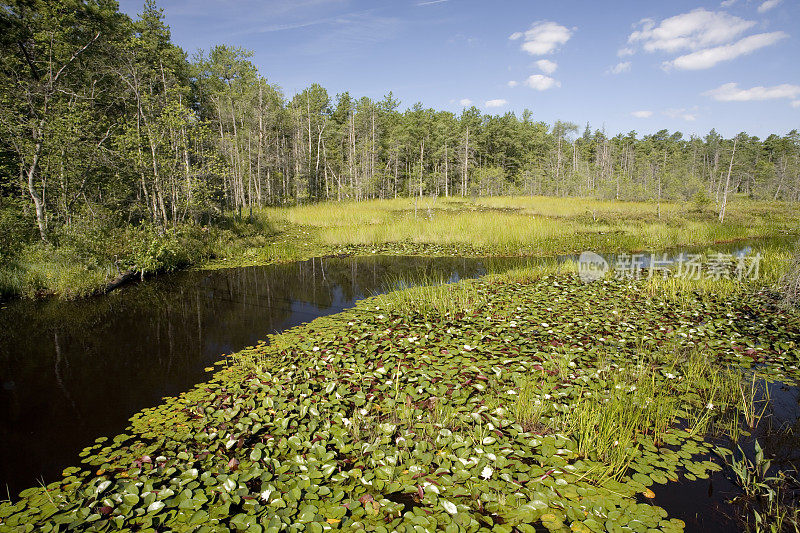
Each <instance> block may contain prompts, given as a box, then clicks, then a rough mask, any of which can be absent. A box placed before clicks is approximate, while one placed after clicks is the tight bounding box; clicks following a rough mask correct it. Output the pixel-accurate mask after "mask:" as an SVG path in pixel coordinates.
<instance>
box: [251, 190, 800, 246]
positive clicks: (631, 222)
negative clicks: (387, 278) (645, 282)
mask: <svg viewBox="0 0 800 533" xmlns="http://www.w3.org/2000/svg"><path fill="white" fill-rule="evenodd" d="M795 208H796V206H793V205H791V204H786V203H781V202H756V201H751V200H748V199H747V198H741V197H737V198H735V199H733V200H732V201H731V203H730V205H729V207H728V210H727V219H726V221H725V222H724V223H720V222H719V221H718V219H717V216H716V214H715V213H714V212H712V211H708V210H707V211H696V210H694V209H693V208H692V207H691V206H689V205H687V204H685V203H680V202H671V203H670V202H664V203H662V205H661V217H658V213H657V210H656V209H657V208H656V205H655V204H654V203H652V202H619V201H612V200H597V199H590V198H550V197H498V198H483V199H474V200H472V199H461V198H451V199H442V198H440V199H436V200H434V199H431V198H422V199H408V198H404V199H392V200H372V201H367V202H340V203H323V204H315V205H308V206H299V207H289V208H273V209H265V210H263V211H261V212H259V216H260V217H264V218H265V219H268V220H269V221H270V222H271V223H272V224H273V225H286V226H289V227H291V226H297V227H300V228H302V229H303V231H304V232H305V233H303V234H301V235H300V237H301V239H302V240H304V241H306V242H307V243H308V244H307V246H314V247H316V248H317V249H318V250H320V251H328V252H336V251H337V249H340V248H342V247H347V246H356V247H364V248H368V247H386V246H391V245H392V244H398V243H404V244H407V245H409V244H410V245H412V249H413V245H419V246H420V252H422V253H426V249H425V247H428V248H431V247H433V248H435V247H436V246H441V247H449V251H450V252H452V251H456V252H461V253H463V254H469V253H480V254H490V255H491V254H495V255H524V254H533V255H536V254H541V255H545V254H555V253H565V252H574V251H580V250H583V249H587V248H595V249H601V250H607V251H613V250H629V251H630V250H660V249H664V248H668V247H671V246H676V245H702V244H712V243H718V242H726V241H734V240H739V239H746V238H749V237H764V236H771V235H777V234H782V233H797V232H798V231H800V221H799V220H798V217H796V215H795V212H794V211H795ZM364 251H366V250H364Z"/></svg>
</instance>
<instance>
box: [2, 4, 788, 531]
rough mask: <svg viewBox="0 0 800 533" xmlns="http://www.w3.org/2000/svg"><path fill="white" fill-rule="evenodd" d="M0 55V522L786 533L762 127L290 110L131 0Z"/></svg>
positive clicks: (55, 14)
mask: <svg viewBox="0 0 800 533" xmlns="http://www.w3.org/2000/svg"><path fill="white" fill-rule="evenodd" d="M438 3H439V2H423V3H420V4H419V6H421V5H423V4H438ZM778 3H779V2H765V5H766V4H773V5H772V7H774V6H775V5H777V4H778ZM419 6H418V7H419ZM761 7H764V6H761ZM698 11H702V10H698ZM759 11H760V9H759ZM693 13H696V12H693ZM743 22H745V23H747V21H743ZM746 25H747V24H745V26H746ZM563 29H564V30H565V31H567V33H569V31H568V29H567V28H566V27H564V28H563ZM515 35H516V34H515ZM519 35H520V36H521V35H522V34H519ZM0 45H2V46H0V102H2V104H3V105H2V106H0V133H2V135H0V298H2V299H3V301H4V303H3V305H2V306H0V313H2V315H0V326H2V333H3V337H2V338H0V365H1V366H0V370H2V371H3V376H2V391H0V394H2V396H0V398H2V400H3V405H2V407H3V410H2V418H0V428H3V429H5V428H10V429H9V430H8V431H7V432H4V435H3V436H2V437H0V438H2V439H3V442H2V445H0V452H2V455H3V457H2V458H0V467H1V468H0V472H3V473H4V475H6V476H8V477H9V479H10V478H11V477H12V476H16V477H14V481H15V483H16V484H17V485H20V487H23V488H22V490H21V491H17V490H14V493H13V494H12V491H11V489H10V488H9V485H12V486H15V483H7V485H6V487H7V492H8V493H7V499H6V500H4V501H2V502H0V532H5V531H9V532H15V533H16V532H27V531H112V530H125V531H148V532H155V531H158V532H161V531H198V532H212V531H247V532H254V533H258V532H277V531H290V532H295V531H296V532H300V531H310V532H315V533H320V532H323V531H328V530H346V531H353V530H364V531H376V532H387V533H388V532H390V531H391V532H394V531H397V532H411V531H437V530H438V531H446V532H448V533H451V532H459V531H466V532H475V531H494V532H498V533H529V532H542V531H551V532H564V533H566V532H579V533H587V532H602V531H611V532H618V531H625V532H636V533H644V532H648V533H649V532H651V531H664V532H678V531H684V530H690V531H704V532H711V531H730V530H747V531H757V532H762V531H763V532H767V531H769V532H771V533H778V532H785V531H788V532H795V533H798V532H799V531H800V508H798V504H797V502H798V500H800V482H798V471H797V469H798V465H800V456H798V454H800V441H798V435H800V388H798V386H799V385H800V383H799V381H800V368H799V367H800V310H799V309H798V305H797V304H798V293H799V289H798V288H799V287H800V278H798V276H800V262H798V261H800V255H798V250H797V249H792V247H791V246H790V245H788V244H787V243H788V242H790V241H791V242H793V241H794V240H795V239H797V236H798V235H799V234H800V217H798V215H797V207H798V202H800V134H798V132H797V130H792V131H790V132H788V133H787V134H786V135H783V136H780V135H777V134H772V135H768V136H767V137H766V138H764V139H759V138H757V137H753V136H751V135H748V134H747V133H745V132H742V133H739V134H737V135H734V136H732V137H730V138H725V137H723V136H721V135H720V134H719V133H717V132H716V131H715V130H711V131H710V132H709V133H708V134H707V135H705V136H702V137H701V136H697V135H691V136H689V137H688V138H685V137H684V135H683V133H681V132H677V131H676V132H670V131H668V130H660V131H657V132H656V133H651V134H646V135H640V134H638V133H637V132H635V131H631V132H629V133H627V134H623V133H619V134H617V135H613V136H612V135H610V134H608V133H607V132H606V131H605V129H604V128H603V129H596V128H594V129H593V128H592V127H591V126H590V125H589V124H587V125H586V127H585V128H582V130H581V131H582V133H579V130H578V127H577V125H575V124H572V123H568V122H563V121H558V120H557V121H554V123H553V124H547V123H545V122H542V121H540V120H538V117H536V118H535V117H534V115H533V113H532V112H531V111H529V110H525V111H523V112H522V113H521V114H520V116H517V115H515V114H514V113H510V112H509V113H506V114H504V115H493V114H491V113H482V112H481V111H480V110H478V109H477V108H475V107H472V106H471V105H470V106H469V107H467V106H465V107H464V109H463V110H462V112H461V113H460V115H456V114H455V113H452V112H447V111H437V110H434V109H427V108H424V107H423V106H422V104H414V105H413V106H410V107H408V108H406V109H404V110H401V108H400V102H399V101H398V100H396V99H395V97H394V95H393V94H392V93H391V92H390V93H389V94H388V95H386V96H385V97H384V98H383V99H382V100H376V99H371V98H366V97H364V98H360V99H356V98H353V97H352V96H351V95H350V94H349V93H348V92H343V93H341V94H337V95H336V96H335V97H334V98H332V97H331V96H330V95H329V94H328V92H327V90H326V89H325V88H323V87H322V86H320V85H318V84H312V85H310V86H309V87H307V88H305V89H304V90H302V91H300V92H298V93H297V94H295V95H293V96H291V97H289V96H285V95H284V93H283V92H282V90H281V89H280V88H279V87H278V86H277V85H274V84H272V83H270V82H268V81H267V79H266V78H265V77H264V76H263V75H262V74H261V73H259V71H258V69H257V68H256V66H255V64H254V63H253V62H252V61H251V56H252V54H251V53H250V52H248V51H246V50H242V49H239V48H235V47H231V46H226V45H219V46H213V47H211V48H210V49H209V50H208V51H199V52H198V53H197V54H196V55H195V56H193V57H192V58H191V59H189V58H188V56H187V55H186V53H185V52H184V51H183V50H181V49H180V48H179V47H178V46H177V45H175V44H174V43H173V42H172V40H171V36H170V30H169V27H168V26H167V24H166V22H165V20H164V14H163V12H162V10H161V9H159V8H158V7H157V5H156V3H155V2H154V1H152V0H147V1H146V2H145V5H144V8H143V11H142V13H141V15H140V16H138V17H137V18H135V19H132V18H130V17H128V16H127V15H124V14H122V13H120V12H119V9H118V5H117V4H116V2H114V1H107V0H62V1H60V2H39V1H27V0H12V1H10V2H6V3H5V4H4V6H3V7H2V8H0ZM546 63H547V64H550V62H546ZM552 65H555V63H552ZM553 68H555V67H553ZM532 78H533V76H532ZM551 81H553V80H551ZM732 85H733V86H735V85H736V84H732ZM757 89H764V88H763V87H762V88H757ZM790 89H791V87H790ZM791 90H794V89H791ZM746 92H747V91H742V94H744V93H746ZM737 94H738V93H737ZM765 94H766V93H765ZM493 102H495V103H497V102H500V101H499V100H494V101H493ZM640 113H641V112H640ZM647 113H650V114H652V112H645V114H647ZM648 116H649V115H648ZM690 116H693V115H690ZM745 243H750V244H748V245H747V246H746V245H745ZM753 243H756V244H753ZM729 246H733V248H726V247H729ZM740 246H741V249H739V247H740ZM745 247H746V248H747V249H745ZM587 250H593V251H595V252H600V253H603V254H606V256H607V257H610V256H609V255H608V254H612V253H620V254H625V255H627V254H630V253H632V252H647V253H649V252H652V253H654V254H655V253H659V254H661V253H663V254H667V253H670V254H681V257H684V254H686V253H687V252H688V251H692V253H694V254H696V257H697V258H699V259H702V260H704V261H711V260H712V259H713V258H714V257H716V256H719V255H727V257H728V259H729V260H730V261H731V262H730V263H726V264H725V265H723V266H722V267H721V268H722V270H720V266H719V265H717V267H716V270H714V271H712V270H711V269H710V267H707V266H706V267H703V270H702V271H699V275H698V277H697V279H693V278H691V277H685V276H679V275H678V272H676V271H675V270H668V271H664V275H663V276H662V275H661V274H662V272H661V271H658V273H657V274H656V275H652V273H653V270H650V273H649V274H646V275H644V276H642V277H641V279H640V276H638V275H635V276H630V277H626V276H619V275H612V274H615V273H609V274H608V275H606V276H605V277H600V279H598V280H595V281H593V282H586V279H584V278H583V276H582V275H581V274H582V273H581V272H580V271H579V270H578V268H577V266H576V264H575V259H576V256H577V254H578V253H580V252H582V251H587ZM723 252H724V253H723ZM747 253H751V254H758V255H757V256H756V257H757V259H758V261H759V262H758V265H759V268H758V270H757V271H755V275H753V276H749V277H747V279H740V278H739V277H737V275H736V271H735V270H734V266H735V262H736V261H741V260H743V258H744V257H745V255H744V254H747ZM407 256H414V257H407ZM618 257H619V256H618ZM746 257H748V258H752V257H753V255H747V256H746ZM653 258H655V255H654V256H653ZM601 259H602V258H601ZM653 260H654V259H653ZM614 262H615V261H614V260H613V259H611V263H612V264H614ZM189 267H191V268H192V271H191V272H183V273H175V272H172V271H176V270H179V269H186V268H189ZM616 274H618V272H617V273H616ZM154 275H158V277H157V278H156V279H150V280H147V283H141V284H139V285H138V286H136V287H130V288H128V289H127V290H126V291H120V292H118V293H115V294H112V295H108V296H102V297H99V298H95V299H89V298H85V299H82V298H83V297H87V296H91V295H99V294H104V293H107V292H110V291H111V290H113V289H115V288H116V287H119V286H122V284H124V283H126V282H127V281H129V280H134V279H139V280H142V281H145V280H146V278H147V277H149V276H150V277H152V276H154ZM465 278H475V279H465ZM50 296H54V297H55V298H46V297H50ZM12 299H16V300H17V301H8V302H6V300H12ZM67 300H76V301H67ZM312 319H313V320H312ZM223 355H224V357H223ZM209 373H211V374H209ZM37 387H38V389H39V390H37ZM45 389H46V392H45ZM37 424H38V425H37ZM45 425H46V426H48V427H47V428H44V429H43V426H45ZM100 433H103V434H105V436H100V437H99V438H96V437H98V435H99V434H100ZM89 435H91V437H89ZM95 438H96V440H94V443H92V444H90V445H89V446H86V447H85V445H86V444H87V442H90V441H91V440H93V439H95ZM54 446H57V447H58V452H57V453H50V452H51V450H52V449H53V447H54ZM80 448H83V449H82V451H80V453H78V452H77V449H80ZM75 455H78V457H77V458H76V457H75ZM6 472H13V473H11V474H6ZM39 476H41V482H40V483H39V484H38V485H35V486H33V485H34V483H33V482H32V481H31V478H38V477H39ZM0 481H3V480H0ZM20 487H16V486H15V488H20ZM714 487H717V488H716V489H715V488H714ZM720 487H722V488H721V489H720ZM681 498H684V499H683V500H681ZM704 498H705V499H704ZM703 502H713V509H712V508H711V505H712V504H711V503H703Z"/></svg>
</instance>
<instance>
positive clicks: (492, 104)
mask: <svg viewBox="0 0 800 533" xmlns="http://www.w3.org/2000/svg"><path fill="white" fill-rule="evenodd" d="M507 103H508V101H507V100H503V99H502V98H497V99H495V100H486V102H485V103H484V105H485V106H486V107H503V106H504V105H506V104H507Z"/></svg>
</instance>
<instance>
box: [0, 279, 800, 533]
mask: <svg viewBox="0 0 800 533" xmlns="http://www.w3.org/2000/svg"><path fill="white" fill-rule="evenodd" d="M646 283H647V282H644V281H642V282H622V281H614V280H605V281H599V282H595V283H592V284H582V283H580V281H579V280H578V279H577V276H576V275H575V274H569V273H564V272H563V271H562V272H561V273H554V272H553V268H552V267H547V266H545V267H541V268H529V269H521V270H518V271H515V272H512V273H507V274H504V275H493V276H488V277H486V278H483V279H481V280H471V281H465V282H461V283H459V284H456V285H450V286H447V287H442V288H439V289H436V291H435V292H428V293H425V292H424V291H431V289H423V288H416V289H411V290H410V291H409V290H405V291H400V292H394V293H389V294H386V295H383V296H379V297H375V298H373V299H370V300H366V301H364V302H362V303H361V304H360V305H359V306H358V307H357V308H355V309H353V310H350V311H346V312H344V313H341V314H338V315H333V316H330V317H326V318H322V319H317V320H315V321H313V322H312V323H310V324H307V325H304V326H300V327H297V328H294V329H292V330H289V331H287V332H284V333H282V334H280V335H274V336H270V337H269V338H268V343H267V342H264V343H260V344H259V345H257V346H254V347H252V348H249V349H246V350H243V351H242V352H240V353H238V354H236V355H234V356H232V357H231V358H230V359H229V360H228V364H227V365H225V366H224V368H222V369H221V370H219V371H218V372H217V373H216V374H215V375H214V377H213V379H212V380H211V381H209V382H208V383H205V384H201V385H199V386H197V387H196V388H194V389H192V390H191V391H189V392H187V393H185V394H182V395H181V396H180V397H178V398H172V399H168V400H167V401H166V402H165V403H164V404H163V405H160V406H158V407H155V408H152V409H147V410H144V411H142V412H141V413H139V414H137V415H136V416H134V417H133V418H132V421H131V426H130V427H129V428H128V430H127V431H126V433H125V434H123V435H118V436H115V437H112V438H111V439H99V440H98V442H97V444H96V445H95V446H93V447H91V448H89V449H87V450H85V451H84V453H83V454H82V455H83V456H84V459H83V464H82V465H81V466H78V467H75V468H68V469H67V470H66V471H65V472H64V476H65V477H64V478H63V479H62V480H59V481H56V482H53V483H50V484H49V485H47V486H43V487H39V488H32V489H29V490H27V491H24V492H23V493H22V495H21V499H19V500H17V501H15V502H13V503H6V504H2V505H0V530H3V531H23V530H25V527H26V526H27V527H31V526H32V527H34V528H36V529H39V530H42V531H47V530H55V529H56V528H57V527H59V528H61V529H65V528H69V527H73V528H77V529H81V530H90V531H93V530H96V531H104V530H111V529H123V528H131V529H146V528H153V529H155V530H177V531H189V530H204V531H222V530H226V529H230V530H235V531H317V532H321V531H326V530H332V529H341V530H357V529H360V530H366V531H419V530H423V531H434V530H442V531H489V530H491V531H505V532H512V531H518V532H529V531H530V532H532V531H536V530H542V529H544V530H549V531H564V532H566V531H573V532H574V531H582V532H587V531H605V530H608V531H653V530H658V531H681V530H682V529H683V526H684V524H683V523H682V522H681V521H680V520H678V519H676V518H674V517H670V516H668V515H667V513H666V512H665V511H664V510H663V509H661V508H660V507H658V503H659V497H660V496H661V495H662V494H665V493H666V492H667V491H669V490H671V487H673V484H674V483H676V482H677V481H679V480H694V479H698V478H705V477H707V476H708V475H709V473H710V472H711V471H714V470H718V469H720V468H721V466H720V464H719V463H717V462H714V461H712V460H710V457H711V456H710V450H711V448H712V446H711V445H710V444H709V443H708V441H706V440H705V437H706V436H707V435H710V434H713V435H725V434H728V435H730V436H732V437H734V438H735V437H737V436H738V432H739V430H740V429H739V428H747V427H749V423H748V420H750V421H752V420H753V419H754V417H753V416H752V413H753V412H754V407H753V406H754V401H755V394H754V393H752V392H751V391H750V389H748V388H747V387H748V386H749V385H748V384H750V383H751V382H752V383H756V382H757V380H758V381H760V380H762V379H768V380H775V379H777V380H781V381H783V382H785V383H792V382H794V381H795V380H797V379H798V377H800V371H798V364H800V352H799V351H798V345H797V339H798V331H800V315H798V313H797V312H796V311H788V310H785V309H781V308H779V307H776V306H775V305H774V303H773V300H772V299H771V297H770V296H769V295H768V294H766V293H764V292H754V291H753V290H751V291H749V292H747V293H746V294H744V293H738V292H735V291H732V292H727V293H726V294H727V295H726V296H721V295H718V294H716V293H715V292H714V290H713V287H712V286H711V285H710V283H711V282H703V283H704V284H705V291H704V292H702V291H699V290H696V289H697V288H698V287H686V288H685V289H686V290H682V292H681V297H682V300H683V302H684V305H683V306H676V305H675V302H674V301H673V300H671V299H670V298H668V297H664V296H663V295H662V293H661V292H660V291H656V292H655V293H653V294H651V292H650V291H647V290H644V288H645V287H646ZM420 294H422V295H423V296H422V297H421V298H420V297H419V295H420ZM744 296H746V297H744ZM420 301H426V302H429V303H430V305H428V306H427V307H423V306H420V305H418V304H419V302H420ZM753 369H757V372H758V373H759V377H758V378H757V380H756V379H752V372H753ZM788 438H791V437H788ZM645 502H650V503H645Z"/></svg>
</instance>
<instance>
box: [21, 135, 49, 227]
mask: <svg viewBox="0 0 800 533" xmlns="http://www.w3.org/2000/svg"><path fill="white" fill-rule="evenodd" d="M41 153H42V141H41V140H37V142H36V144H35V146H34V150H33V160H32V161H31V164H30V165H29V166H28V170H27V172H26V173H27V178H28V193H29V194H30V196H31V200H33V205H34V208H35V209H36V225H37V226H38V227H39V237H41V239H42V240H43V241H45V242H47V223H46V221H45V218H44V202H43V201H42V197H41V196H39V193H38V192H37V191H36V185H35V183H34V182H35V178H36V171H37V170H38V169H39V157H40V156H41Z"/></svg>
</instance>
